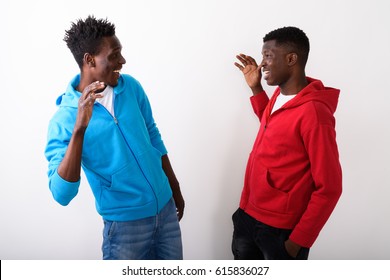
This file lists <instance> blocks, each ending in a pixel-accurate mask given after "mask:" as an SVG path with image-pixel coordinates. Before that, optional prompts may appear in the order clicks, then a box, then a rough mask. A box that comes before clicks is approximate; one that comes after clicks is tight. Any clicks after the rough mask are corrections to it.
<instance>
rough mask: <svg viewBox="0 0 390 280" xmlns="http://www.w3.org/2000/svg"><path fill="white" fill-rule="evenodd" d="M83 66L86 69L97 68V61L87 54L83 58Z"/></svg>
mask: <svg viewBox="0 0 390 280" xmlns="http://www.w3.org/2000/svg"><path fill="white" fill-rule="evenodd" d="M83 64H84V66H86V67H95V59H94V57H93V56H92V55H91V54H90V53H85V54H84V58H83Z"/></svg>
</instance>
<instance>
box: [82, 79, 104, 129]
mask: <svg viewBox="0 0 390 280" xmlns="http://www.w3.org/2000/svg"><path fill="white" fill-rule="evenodd" d="M105 87H106V85H105V84H104V83H103V82H99V81H96V82H93V83H92V84H89V85H88V86H86V87H85V88H84V90H83V93H82V95H81V97H80V99H79V105H78V113H77V121H76V126H77V127H78V128H83V129H85V128H87V126H88V124H89V121H90V120H91V117H92V110H93V105H94V103H95V100H96V99H97V98H102V97H103V95H102V94H100V93H97V92H101V90H102V89H104V88H105Z"/></svg>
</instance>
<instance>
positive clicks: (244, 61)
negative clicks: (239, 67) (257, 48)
mask: <svg viewBox="0 0 390 280" xmlns="http://www.w3.org/2000/svg"><path fill="white" fill-rule="evenodd" d="M236 58H237V59H238V60H239V61H241V63H242V64H244V66H245V65H247V60H246V58H245V55H244V54H240V55H237V56H236Z"/></svg>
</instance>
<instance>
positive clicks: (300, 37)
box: [263, 26, 310, 66]
mask: <svg viewBox="0 0 390 280" xmlns="http://www.w3.org/2000/svg"><path fill="white" fill-rule="evenodd" d="M271 40H275V41H276V44H277V45H283V46H286V47H287V48H289V49H290V50H291V51H292V52H295V53H297V54H298V57H299V60H300V61H301V63H302V65H303V66H305V65H306V62H307V59H308V57H309V51H310V43H309V38H307V36H306V34H305V33H304V32H303V31H302V30H301V29H299V28H297V27H293V26H288V27H282V28H278V29H275V30H273V31H271V32H269V33H268V34H267V35H265V36H264V38H263V42H264V43H265V42H267V41H271Z"/></svg>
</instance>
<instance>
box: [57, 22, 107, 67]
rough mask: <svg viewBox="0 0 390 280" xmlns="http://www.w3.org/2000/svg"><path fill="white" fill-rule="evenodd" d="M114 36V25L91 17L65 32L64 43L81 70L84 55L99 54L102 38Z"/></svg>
mask: <svg viewBox="0 0 390 280" xmlns="http://www.w3.org/2000/svg"><path fill="white" fill-rule="evenodd" d="M114 35H115V25H114V24H113V23H110V22H109V21H108V20H107V19H96V18H95V17H94V16H92V15H90V16H88V17H87V18H86V19H85V20H82V19H78V20H77V21H76V22H73V23H72V25H71V28H70V29H69V30H66V31H65V36H64V41H65V42H66V45H67V46H68V48H69V49H70V51H71V52H72V54H73V56H74V58H75V60H76V62H77V64H78V65H79V67H80V69H81V68H82V66H83V58H84V54H85V53H90V54H92V55H96V54H98V53H99V52H100V47H101V42H102V38H103V37H111V36H114Z"/></svg>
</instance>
